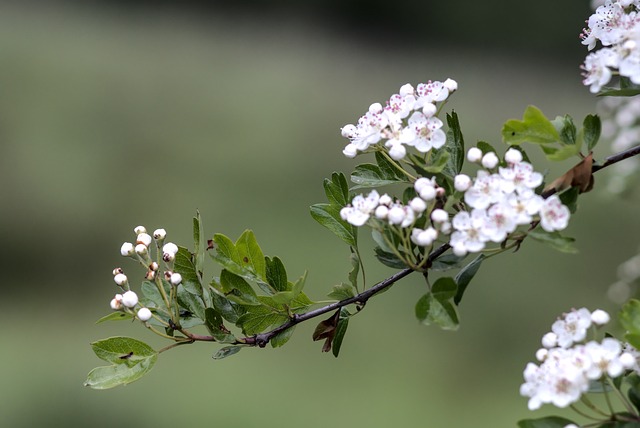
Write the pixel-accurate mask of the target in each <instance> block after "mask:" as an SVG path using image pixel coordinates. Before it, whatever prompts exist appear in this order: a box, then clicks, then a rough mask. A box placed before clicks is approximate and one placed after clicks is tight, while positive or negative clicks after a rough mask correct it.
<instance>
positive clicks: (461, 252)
mask: <svg viewBox="0 0 640 428" xmlns="http://www.w3.org/2000/svg"><path fill="white" fill-rule="evenodd" d="M452 251H453V254H455V255H456V256H458V257H463V256H466V255H467V249H466V248H465V246H464V245H463V244H456V245H454V246H453V249H452Z"/></svg>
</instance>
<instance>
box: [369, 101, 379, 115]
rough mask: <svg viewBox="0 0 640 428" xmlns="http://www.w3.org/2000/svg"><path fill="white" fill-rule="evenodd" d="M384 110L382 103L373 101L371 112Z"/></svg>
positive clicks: (370, 107)
mask: <svg viewBox="0 0 640 428" xmlns="http://www.w3.org/2000/svg"><path fill="white" fill-rule="evenodd" d="M381 111H382V104H380V103H373V104H371V105H370V106H369V113H380V112H381Z"/></svg>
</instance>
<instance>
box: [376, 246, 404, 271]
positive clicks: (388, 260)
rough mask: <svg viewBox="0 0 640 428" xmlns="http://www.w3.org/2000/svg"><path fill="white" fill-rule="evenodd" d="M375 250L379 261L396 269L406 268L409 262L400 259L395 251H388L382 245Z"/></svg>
mask: <svg viewBox="0 0 640 428" xmlns="http://www.w3.org/2000/svg"><path fill="white" fill-rule="evenodd" d="M373 251H374V253H375V255H376V258H377V259H378V261H380V263H382V264H383V265H385V266H388V267H390V268H394V269H404V268H406V267H407V264H406V263H405V262H403V261H402V260H400V259H399V258H398V256H396V255H395V254H394V253H388V252H386V251H384V250H383V249H382V248H380V247H375V248H374V249H373Z"/></svg>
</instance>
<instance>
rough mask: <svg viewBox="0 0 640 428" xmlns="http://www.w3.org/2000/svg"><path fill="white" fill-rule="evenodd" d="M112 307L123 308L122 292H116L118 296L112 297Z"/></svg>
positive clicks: (114, 308)
mask: <svg viewBox="0 0 640 428" xmlns="http://www.w3.org/2000/svg"><path fill="white" fill-rule="evenodd" d="M110 305H111V309H113V310H114V311H117V310H119V309H121V308H122V294H116V296H115V297H114V298H113V299H111V304H110Z"/></svg>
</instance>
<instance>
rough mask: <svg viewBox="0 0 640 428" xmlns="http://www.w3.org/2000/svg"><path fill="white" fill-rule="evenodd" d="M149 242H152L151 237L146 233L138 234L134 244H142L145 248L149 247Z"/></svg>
mask: <svg viewBox="0 0 640 428" xmlns="http://www.w3.org/2000/svg"><path fill="white" fill-rule="evenodd" d="M151 241H152V238H151V235H149V234H147V233H139V234H138V237H137V238H136V244H142V245H144V246H146V247H148V246H149V245H151Z"/></svg>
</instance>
